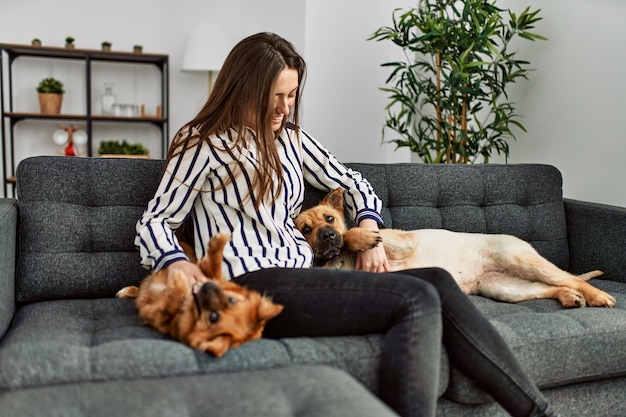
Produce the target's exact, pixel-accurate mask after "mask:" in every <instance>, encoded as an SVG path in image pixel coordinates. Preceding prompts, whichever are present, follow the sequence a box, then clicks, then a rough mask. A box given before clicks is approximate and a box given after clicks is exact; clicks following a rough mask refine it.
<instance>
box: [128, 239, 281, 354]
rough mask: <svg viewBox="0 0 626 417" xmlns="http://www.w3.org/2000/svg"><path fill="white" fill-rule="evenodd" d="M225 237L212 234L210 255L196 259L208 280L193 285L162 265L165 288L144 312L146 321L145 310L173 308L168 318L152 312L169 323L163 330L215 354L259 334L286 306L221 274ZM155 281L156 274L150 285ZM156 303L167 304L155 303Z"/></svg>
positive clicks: (162, 312) (159, 311)
mask: <svg viewBox="0 0 626 417" xmlns="http://www.w3.org/2000/svg"><path fill="white" fill-rule="evenodd" d="M227 242H228V238H227V237H226V236H225V235H219V234H218V235H216V236H214V237H213V238H211V241H210V242H209V250H208V252H207V255H206V256H205V257H203V258H202V259H201V260H200V262H199V263H198V266H199V267H200V269H201V270H202V272H203V274H204V275H205V276H206V277H207V280H206V281H205V282H204V283H201V284H196V285H194V286H193V287H192V286H191V285H190V284H189V280H188V279H187V277H186V276H185V274H184V273H183V272H182V271H170V272H168V271H163V273H167V274H168V276H167V282H166V283H164V284H165V285H161V286H162V287H163V288H162V293H161V294H160V295H159V297H158V298H157V297H155V298H154V304H153V305H152V306H148V308H146V309H143V314H142V316H144V318H145V319H146V320H147V321H148V323H151V318H150V317H145V316H146V315H150V314H154V315H163V316H165V315H168V314H170V318H169V320H167V321H166V322H165V323H164V321H163V320H162V318H161V317H158V318H156V317H153V319H156V320H160V322H161V323H163V324H165V327H166V328H161V329H159V330H161V331H163V332H164V333H168V334H170V335H171V336H172V337H174V338H175V339H178V340H180V341H182V342H184V343H187V344H189V345H190V346H192V347H194V348H196V349H199V350H202V351H206V352H209V353H211V354H213V355H215V356H217V357H219V356H222V355H223V354H224V353H226V351H227V350H228V349H230V348H235V347H238V346H240V345H241V344H242V343H244V342H247V341H250V340H255V339H258V338H260V337H261V334H262V332H263V328H264V327H265V323H266V322H267V321H268V320H269V319H271V318H273V317H275V316H277V315H278V314H279V313H280V312H281V311H282V309H283V307H282V306H280V305H277V304H274V303H273V302H272V301H271V299H269V298H268V297H265V296H262V295H261V294H259V293H258V292H256V291H253V290H249V289H247V288H245V287H242V286H240V285H237V284H236V283H234V282H231V281H226V280H224V279H223V277H222V260H223V251H224V246H225V245H226V243H227ZM155 284H156V281H155V280H154V279H153V283H152V285H153V286H154V285H155ZM140 299H141V297H140ZM138 301H139V300H138ZM158 303H164V304H163V305H160V306H159V307H157V308H155V306H156V305H158ZM140 313H142V308H141V306H140ZM152 321H153V320H152ZM155 327H157V326H155ZM157 328H158V327H157Z"/></svg>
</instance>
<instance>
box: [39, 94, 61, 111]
mask: <svg viewBox="0 0 626 417" xmlns="http://www.w3.org/2000/svg"><path fill="white" fill-rule="evenodd" d="M38 94H39V108H40V109H41V113H42V114H59V113H61V105H62V104H63V94H54V93H38Z"/></svg>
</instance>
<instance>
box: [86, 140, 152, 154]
mask: <svg viewBox="0 0 626 417" xmlns="http://www.w3.org/2000/svg"><path fill="white" fill-rule="evenodd" d="M98 154H99V155H100V156H101V157H103V158H148V157H149V155H148V154H149V151H148V149H146V147H145V146H143V145H142V144H140V143H128V142H127V141H126V140H123V141H121V142H120V141H119V140H108V141H107V140H105V141H102V142H100V145H99V146H98Z"/></svg>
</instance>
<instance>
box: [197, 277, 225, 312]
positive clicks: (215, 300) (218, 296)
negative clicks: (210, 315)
mask: <svg viewBox="0 0 626 417" xmlns="http://www.w3.org/2000/svg"><path fill="white" fill-rule="evenodd" d="M198 298H199V300H200V305H201V306H202V308H203V309H204V310H211V311H220V310H224V309H225V308H226V307H228V299H227V297H226V295H224V291H222V289H221V288H220V287H219V286H218V285H216V284H214V283H212V282H211V281H209V282H205V283H204V284H203V285H202V287H200V291H198Z"/></svg>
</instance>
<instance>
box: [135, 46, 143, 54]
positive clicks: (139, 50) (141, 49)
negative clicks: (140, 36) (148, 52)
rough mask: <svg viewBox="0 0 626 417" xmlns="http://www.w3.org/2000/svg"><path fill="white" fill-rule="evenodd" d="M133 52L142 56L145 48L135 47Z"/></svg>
mask: <svg viewBox="0 0 626 417" xmlns="http://www.w3.org/2000/svg"><path fill="white" fill-rule="evenodd" d="M133 52H134V53H136V54H140V53H142V52H143V46H141V45H133Z"/></svg>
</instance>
